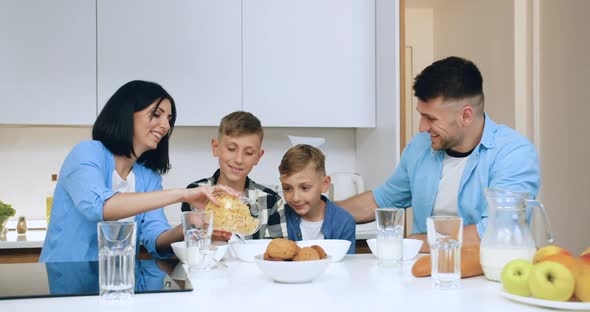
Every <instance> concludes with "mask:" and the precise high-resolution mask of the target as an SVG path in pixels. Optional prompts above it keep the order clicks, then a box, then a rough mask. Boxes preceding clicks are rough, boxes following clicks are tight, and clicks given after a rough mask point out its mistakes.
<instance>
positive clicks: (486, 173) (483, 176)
mask: <svg viewBox="0 0 590 312" xmlns="http://www.w3.org/2000/svg"><path fill="white" fill-rule="evenodd" d="M444 153H445V152H444V151H435V150H433V149H432V147H431V139H430V135H429V134H428V133H426V132H423V133H419V134H417V135H416V136H414V138H412V141H411V142H410V144H408V146H407V147H406V148H405V150H404V152H403V153H402V157H401V161H400V164H399V166H398V167H397V168H396V170H395V172H394V173H393V175H391V177H389V179H388V180H387V181H386V182H385V183H384V184H383V185H381V186H380V187H378V188H377V189H375V190H374V191H373V196H374V197H375V201H376V202H377V205H379V207H400V208H407V207H413V213H414V221H413V232H414V233H425V232H426V218H427V217H429V216H430V215H431V214H432V210H433V208H434V201H435V199H436V195H437V193H438V184H439V182H440V178H441V175H442V168H443V158H444ZM540 184H541V176H540V173H539V158H538V156H537V152H536V150H535V147H534V145H533V144H531V143H530V142H529V141H528V140H527V139H526V138H525V137H523V136H522V135H520V134H519V133H518V132H516V131H515V130H513V129H511V128H509V127H506V126H504V125H498V124H496V123H495V122H494V121H492V120H491V119H490V118H489V117H488V116H487V115H486V116H485V125H484V130H483V134H482V137H481V141H480V143H479V144H478V145H477V146H476V147H475V149H474V150H473V152H472V153H471V155H469V159H468V160H467V164H466V165H465V170H464V171H463V176H462V177H461V182H460V184H459V192H458V194H457V196H458V207H457V209H458V213H459V216H461V217H462V218H463V224H464V225H470V224H476V227H477V233H478V234H479V236H480V237H481V236H482V235H483V233H484V231H485V228H486V224H487V217H488V212H487V203H486V199H485V195H484V188H486V187H499V188H505V189H508V190H511V191H515V192H527V193H529V194H530V195H531V197H532V198H534V197H535V196H537V192H538V190H539V186H540Z"/></svg>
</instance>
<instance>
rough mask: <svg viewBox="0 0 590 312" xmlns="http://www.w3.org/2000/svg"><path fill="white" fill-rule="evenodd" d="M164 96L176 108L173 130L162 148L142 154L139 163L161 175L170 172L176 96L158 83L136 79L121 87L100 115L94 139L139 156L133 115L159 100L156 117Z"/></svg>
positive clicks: (118, 152)
mask: <svg viewBox="0 0 590 312" xmlns="http://www.w3.org/2000/svg"><path fill="white" fill-rule="evenodd" d="M164 99H168V100H169V101H170V104H171V109H172V112H171V114H172V118H171V119H170V130H169V131H168V134H167V135H166V136H165V137H163V138H162V139H161V140H160V142H159V143H158V147H157V148H156V149H154V150H149V151H146V152H144V153H143V154H141V155H140V156H139V158H138V159H137V163H139V164H142V165H144V166H146V167H147V168H150V169H152V170H154V171H156V172H158V173H159V174H163V173H166V172H167V171H168V170H169V169H170V158H169V155H168V149H169V148H168V145H169V140H170V136H171V135H172V130H173V129H174V122H175V121H176V106H175V104H174V99H172V96H170V94H168V92H166V90H164V88H162V86H160V85H159V84H157V83H154V82H148V81H141V80H134V81H130V82H128V83H126V84H124V85H123V86H122V87H120V88H119V90H117V91H116V92H115V94H113V96H111V98H110V99H109V100H108V101H107V103H106V105H105V106H104V107H103V109H102V110H101V112H100V114H99V115H98V118H96V121H95V122H94V126H93V127H92V139H93V140H96V141H100V142H102V144H104V146H105V147H106V148H107V149H108V150H109V151H110V152H111V153H113V154H114V155H118V156H126V157H131V155H134V156H137V155H136V154H135V151H134V150H133V130H134V127H133V126H134V125H133V114H134V113H135V112H138V111H141V110H143V109H145V108H146V107H148V106H150V105H152V104H153V103H154V102H155V103H156V106H155V108H154V110H153V111H152V118H153V117H154V116H153V114H154V113H155V112H156V111H157V109H158V107H160V103H162V101H163V100H164Z"/></svg>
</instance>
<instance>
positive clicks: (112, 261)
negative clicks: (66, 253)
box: [97, 221, 136, 300]
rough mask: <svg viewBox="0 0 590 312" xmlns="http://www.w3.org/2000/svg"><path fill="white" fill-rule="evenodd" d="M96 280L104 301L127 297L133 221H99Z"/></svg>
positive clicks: (131, 275)
mask: <svg viewBox="0 0 590 312" xmlns="http://www.w3.org/2000/svg"><path fill="white" fill-rule="evenodd" d="M97 230H98V280H99V285H100V296H101V298H104V299H106V300H124V299H127V298H130V297H131V296H132V295H133V293H134V289H135V236H136V224H135V222H121V221H106V222H99V223H98V225H97Z"/></svg>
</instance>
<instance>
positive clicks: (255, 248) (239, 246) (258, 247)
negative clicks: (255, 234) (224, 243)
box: [229, 239, 271, 262]
mask: <svg viewBox="0 0 590 312" xmlns="http://www.w3.org/2000/svg"><path fill="white" fill-rule="evenodd" d="M270 241H271V239H247V240H245V242H246V243H245V244H244V243H242V242H240V241H237V242H233V243H230V244H229V245H230V246H231V248H232V250H233V251H234V254H236V255H237V256H238V258H240V260H242V261H244V262H254V257H255V256H256V255H259V254H264V253H265V252H266V247H267V246H268V243H270Z"/></svg>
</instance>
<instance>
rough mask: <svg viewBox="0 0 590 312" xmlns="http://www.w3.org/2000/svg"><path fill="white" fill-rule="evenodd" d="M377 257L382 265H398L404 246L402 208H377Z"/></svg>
mask: <svg viewBox="0 0 590 312" xmlns="http://www.w3.org/2000/svg"><path fill="white" fill-rule="evenodd" d="M375 221H377V258H378V259H379V264H380V265H381V266H384V267H399V266H400V265H401V262H402V258H403V253H404V250H403V247H404V209H401V208H377V209H376V210H375Z"/></svg>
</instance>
